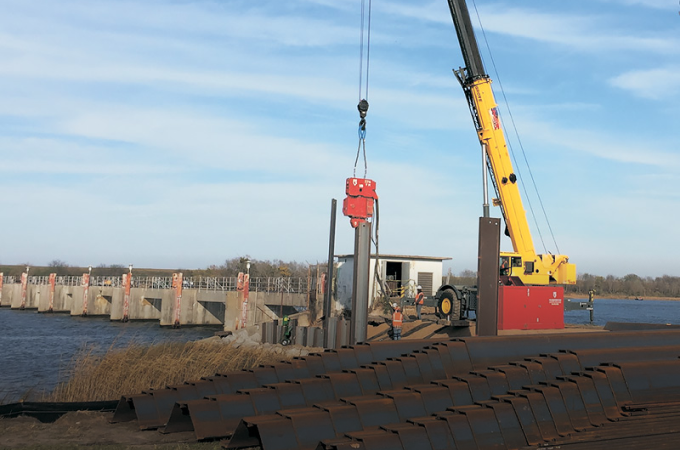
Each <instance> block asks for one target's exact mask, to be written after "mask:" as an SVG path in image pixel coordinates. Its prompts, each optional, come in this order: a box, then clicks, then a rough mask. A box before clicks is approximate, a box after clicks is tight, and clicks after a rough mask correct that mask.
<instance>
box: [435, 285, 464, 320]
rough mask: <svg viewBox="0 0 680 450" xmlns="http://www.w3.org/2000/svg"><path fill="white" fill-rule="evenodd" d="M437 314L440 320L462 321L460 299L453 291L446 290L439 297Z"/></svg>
mask: <svg viewBox="0 0 680 450" xmlns="http://www.w3.org/2000/svg"><path fill="white" fill-rule="evenodd" d="M436 314H437V317H439V318H440V319H445V318H447V317H448V318H450V320H460V299H459V298H458V297H457V296H456V293H455V292H453V290H452V289H446V290H445V291H442V293H441V294H440V295H439V301H438V302H437V308H436Z"/></svg>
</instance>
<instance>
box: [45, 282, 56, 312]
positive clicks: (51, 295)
mask: <svg viewBox="0 0 680 450" xmlns="http://www.w3.org/2000/svg"><path fill="white" fill-rule="evenodd" d="M56 284H57V274H56V273H51V274H50V304H49V306H48V308H47V312H53V311H54V286H55V285H56Z"/></svg>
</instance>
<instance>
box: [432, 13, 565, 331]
mask: <svg viewBox="0 0 680 450" xmlns="http://www.w3.org/2000/svg"><path fill="white" fill-rule="evenodd" d="M448 2H449V9H450V10H451V17H452V18H453V23H454V25H455V28H456V34H457V35H458V41H459V43H460V48H461V51H462V53H463V60H464V62H465V67H463V68H460V69H459V70H454V73H455V74H456V78H458V81H459V82H460V84H461V86H462V87H463V91H464V92H465V97H466V99H467V102H468V105H469V107H470V112H471V114H472V120H473V122H474V125H475V128H476V130H477V136H478V138H479V142H480V144H481V146H482V154H483V159H484V166H485V168H484V170H485V171H486V170H488V171H489V173H490V174H491V180H492V184H493V188H494V190H495V192H496V194H497V198H495V199H494V200H493V204H494V205H495V206H500V208H501V213H502V215H503V219H504V220H505V224H506V234H507V235H508V236H509V237H510V240H511V241H512V247H513V250H514V251H513V252H501V254H500V258H501V261H500V267H501V274H499V275H501V276H507V277H508V278H507V279H506V280H510V281H509V282H510V283H514V284H527V285H550V284H557V285H559V284H575V283H576V266H575V265H574V264H571V263H569V257H568V256H565V255H552V254H545V255H540V254H537V253H536V250H535V248H534V243H533V240H532V237H531V232H530V230H529V224H528V222H527V216H526V212H525V210H524V207H523V206H522V198H521V196H520V192H519V187H518V185H517V181H518V179H517V176H516V175H515V173H514V170H513V167H512V162H511V160H510V155H509V153H508V148H507V145H506V141H505V136H504V134H503V128H502V126H501V121H500V116H499V112H498V106H497V104H496V100H495V99H494V95H493V92H492V90H491V78H489V76H488V75H487V74H486V72H485V70H484V65H483V63H482V58H481V55H480V53H479V48H478V46H477V41H476V39H475V35H474V31H473V29H472V23H471V20H470V14H469V12H468V8H467V5H466V3H465V0H448ZM486 180H487V176H486V172H485V175H484V183H483V184H484V199H485V200H484V217H488V216H489V202H488V185H487V181H486ZM518 280H519V281H518ZM436 299H437V309H438V314H440V315H447V316H453V317H452V318H453V319H456V320H457V319H458V318H460V316H461V313H464V312H466V311H470V310H472V311H473V310H476V303H477V301H476V288H470V287H461V286H449V285H444V286H442V287H441V288H440V289H439V291H438V292H437V296H436Z"/></svg>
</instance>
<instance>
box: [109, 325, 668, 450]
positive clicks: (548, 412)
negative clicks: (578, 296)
mask: <svg viewBox="0 0 680 450" xmlns="http://www.w3.org/2000/svg"><path fill="white" fill-rule="evenodd" d="M679 356H680V332H679V331H665V330H664V331H642V332H641V331H637V332H611V333H578V334H555V335H534V336H512V337H507V336H506V337H489V338H479V337H475V338H459V339H453V340H451V341H444V342H435V341H410V342H409V341H402V342H398V343H393V342H381V343H371V344H362V345H357V346H354V347H352V348H343V349H338V350H329V351H326V352H324V353H321V354H316V355H310V356H308V357H305V358H301V359H297V360H294V361H292V362H291V363H279V364H276V365H273V366H268V367H261V368H258V369H254V370H252V371H243V372H237V373H230V374H224V375H217V376H215V377H211V378H208V379H204V380H200V381H196V382H191V383H187V384H185V385H182V386H173V387H169V388H168V389H162V390H156V391H151V392H149V393H145V394H140V395H133V396H128V397H123V398H122V399H121V401H120V403H119V405H118V409H117V411H116V414H115V416H114V421H123V420H132V419H135V418H136V419H137V420H138V421H139V424H140V427H142V428H159V429H160V430H161V431H162V432H166V433H171V432H177V431H187V430H192V429H193V430H194V432H195V433H196V437H197V439H199V440H205V439H225V440H224V441H223V446H224V447H225V448H248V447H253V446H258V445H259V446H261V447H262V448H263V449H264V450H272V449H274V450H284V449H298V448H302V449H317V448H318V449H399V448H403V449H415V448H418V449H420V448H422V449H430V448H431V449H463V448H465V449H505V448H507V449H515V448H531V447H534V446H546V445H560V446H561V448H574V449H578V448H600V447H598V446H601V448H609V447H611V446H612V445H616V446H617V447H620V448H652V447H654V448H664V447H663V446H664V445H671V444H672V445H675V444H676V443H677V438H678V437H679V436H678V435H677V433H680V359H678V357H679ZM613 440H615V442H616V444H612V441H613ZM650 443H653V445H651V444H650ZM650 445H651V447H650ZM672 445H671V447H668V448H673V447H672Z"/></svg>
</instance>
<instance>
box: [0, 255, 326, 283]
mask: <svg viewBox="0 0 680 450" xmlns="http://www.w3.org/2000/svg"><path fill="white" fill-rule="evenodd" d="M248 262H250V276H251V277H252V278H256V277H307V275H308V273H311V271H313V274H312V276H314V275H316V266H317V264H312V265H310V264H307V263H300V262H296V261H283V260H279V259H275V260H260V259H255V258H251V257H250V256H248V255H246V256H239V257H235V258H231V259H227V260H225V261H224V263H222V264H213V265H210V266H208V267H206V268H204V269H182V268H177V269H147V268H136V267H133V269H132V273H133V276H138V277H169V276H172V274H173V273H175V272H182V273H183V275H184V276H185V277H235V276H238V274H239V272H243V273H247V272H248ZM26 267H30V270H29V275H31V276H48V275H49V274H51V273H56V274H57V275H59V276H81V275H82V274H83V273H87V272H88V270H89V267H81V266H73V265H70V264H68V263H67V262H65V261H62V260H59V259H55V260H53V261H50V263H49V264H48V265H47V266H33V265H31V264H30V263H25V264H18V265H0V272H2V273H4V275H5V276H15V277H18V276H21V274H22V273H23V272H25V271H26ZM325 267H326V263H321V264H319V269H320V270H321V272H325V270H324V268H325ZM128 270H129V268H128V265H126V264H99V265H97V266H92V276H93V277H119V276H121V275H122V274H123V273H127V271H128Z"/></svg>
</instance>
